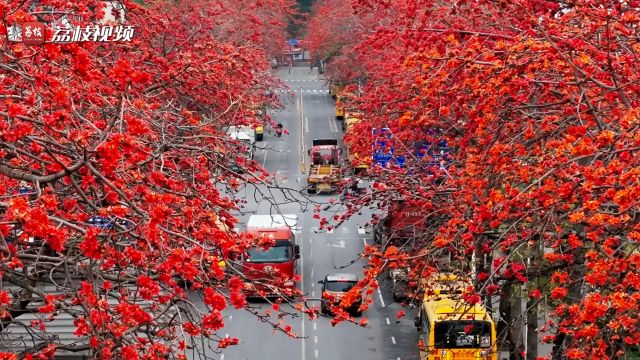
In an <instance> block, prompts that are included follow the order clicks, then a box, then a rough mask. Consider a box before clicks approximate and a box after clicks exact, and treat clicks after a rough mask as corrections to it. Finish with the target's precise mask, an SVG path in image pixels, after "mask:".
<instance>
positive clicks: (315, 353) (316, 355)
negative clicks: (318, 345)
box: [314, 349, 318, 359]
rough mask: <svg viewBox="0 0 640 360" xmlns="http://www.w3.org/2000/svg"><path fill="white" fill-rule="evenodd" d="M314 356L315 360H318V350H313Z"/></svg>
mask: <svg viewBox="0 0 640 360" xmlns="http://www.w3.org/2000/svg"><path fill="white" fill-rule="evenodd" d="M314 355H315V357H316V359H317V358H318V349H315V350H314Z"/></svg>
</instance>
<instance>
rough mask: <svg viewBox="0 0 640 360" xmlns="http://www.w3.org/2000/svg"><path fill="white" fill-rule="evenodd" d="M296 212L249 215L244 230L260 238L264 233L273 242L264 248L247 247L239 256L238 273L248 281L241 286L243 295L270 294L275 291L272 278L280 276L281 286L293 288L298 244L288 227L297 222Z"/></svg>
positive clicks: (298, 256)
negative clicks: (243, 291) (243, 286)
mask: <svg viewBox="0 0 640 360" xmlns="http://www.w3.org/2000/svg"><path fill="white" fill-rule="evenodd" d="M297 219H298V217H297V215H293V214H284V215H251V217H249V221H248V222H247V233H249V234H251V235H254V236H257V237H260V236H267V237H269V238H271V239H273V240H274V241H275V244H274V245H273V246H272V247H270V248H268V249H266V250H264V249H262V248H258V247H254V248H252V249H249V251H247V253H246V254H245V255H244V256H243V259H242V272H243V274H244V275H245V276H246V277H247V279H248V280H251V283H247V285H246V286H245V289H244V290H245V293H246V294H247V296H250V297H254V296H260V297H263V296H271V295H276V294H277V292H278V287H279V286H278V284H276V283H274V279H283V278H284V283H283V285H284V287H285V288H295V286H296V284H295V280H294V276H295V272H296V265H297V260H298V259H299V258H300V246H299V245H297V244H296V236H295V234H294V233H293V230H292V228H295V226H296V223H297Z"/></svg>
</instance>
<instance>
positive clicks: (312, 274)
mask: <svg viewBox="0 0 640 360" xmlns="http://www.w3.org/2000/svg"><path fill="white" fill-rule="evenodd" d="M311 278H312V279H313V268H311ZM313 285H315V284H314V283H313V281H312V282H311V287H313Z"/></svg>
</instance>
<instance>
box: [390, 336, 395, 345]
mask: <svg viewBox="0 0 640 360" xmlns="http://www.w3.org/2000/svg"><path fill="white" fill-rule="evenodd" d="M391 342H392V343H393V345H395V344H396V338H394V337H393V336H392V337H391Z"/></svg>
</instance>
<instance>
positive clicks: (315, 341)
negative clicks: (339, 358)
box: [313, 336, 318, 344]
mask: <svg viewBox="0 0 640 360" xmlns="http://www.w3.org/2000/svg"><path fill="white" fill-rule="evenodd" d="M313 342H314V343H315V344H317V343H318V337H317V336H314V337H313Z"/></svg>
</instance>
